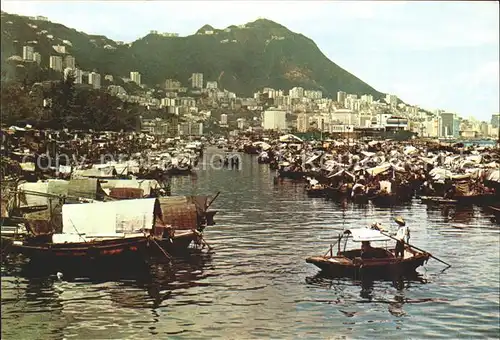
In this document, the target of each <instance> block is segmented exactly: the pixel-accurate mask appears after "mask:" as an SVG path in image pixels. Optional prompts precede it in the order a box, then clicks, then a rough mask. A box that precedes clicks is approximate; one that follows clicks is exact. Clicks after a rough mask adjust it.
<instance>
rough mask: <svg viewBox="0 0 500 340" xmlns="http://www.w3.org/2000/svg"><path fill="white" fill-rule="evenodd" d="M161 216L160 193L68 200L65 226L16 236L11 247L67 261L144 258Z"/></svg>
mask: <svg viewBox="0 0 500 340" xmlns="http://www.w3.org/2000/svg"><path fill="white" fill-rule="evenodd" d="M160 219H161V211H160V205H159V201H158V200H157V199H156V198H148V199H131V200H122V201H114V202H96V203H86V204H64V205H63V206H62V231H60V232H48V233H37V232H36V231H35V230H32V229H31V225H30V224H29V223H26V228H27V229H28V231H30V232H29V234H28V236H27V237H26V238H24V239H22V240H13V241H12V244H11V252H13V253H21V254H23V255H25V256H26V257H28V258H29V259H30V260H32V261H37V262H38V261H42V263H57V264H59V265H62V266H65V267H66V266H69V267H71V266H79V265H83V266H85V265H89V264H90V265H93V264H98V265H102V264H110V265H111V264H114V263H118V262H124V261H130V262H131V263H132V262H135V263H140V262H143V261H144V259H145V255H146V251H147V249H148V248H149V246H150V243H151V242H152V241H151V240H152V234H151V231H152V230H153V228H154V225H155V223H156V222H157V221H158V220H160Z"/></svg>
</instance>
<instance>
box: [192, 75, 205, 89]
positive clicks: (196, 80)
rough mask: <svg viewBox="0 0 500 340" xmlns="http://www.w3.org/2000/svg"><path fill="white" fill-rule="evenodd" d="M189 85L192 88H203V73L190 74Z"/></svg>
mask: <svg viewBox="0 0 500 340" xmlns="http://www.w3.org/2000/svg"><path fill="white" fill-rule="evenodd" d="M191 87H192V88H194V89H202V88H203V73H193V74H192V76H191Z"/></svg>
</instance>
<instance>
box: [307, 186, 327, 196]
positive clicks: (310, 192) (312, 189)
mask: <svg viewBox="0 0 500 340" xmlns="http://www.w3.org/2000/svg"><path fill="white" fill-rule="evenodd" d="M306 193H307V196H308V197H325V196H326V187H325V186H324V185H322V184H315V185H311V186H307V187H306Z"/></svg>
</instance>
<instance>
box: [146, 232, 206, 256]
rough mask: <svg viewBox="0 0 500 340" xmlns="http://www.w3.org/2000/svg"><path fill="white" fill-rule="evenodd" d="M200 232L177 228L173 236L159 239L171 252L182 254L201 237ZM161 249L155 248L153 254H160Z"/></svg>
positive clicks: (165, 248) (159, 242)
mask: <svg viewBox="0 0 500 340" xmlns="http://www.w3.org/2000/svg"><path fill="white" fill-rule="evenodd" d="M198 235H199V234H198V233H197V232H196V231H193V230H176V231H175V233H174V236H173V237H172V238H165V239H162V240H159V241H157V242H158V244H159V245H160V246H161V247H162V248H163V249H164V250H165V251H166V252H167V253H169V254H173V255H182V254H184V253H186V252H187V250H188V249H189V248H190V246H191V245H193V244H195V243H196V242H197V241H198V239H199V236H198ZM160 253H161V251H160V252H159V249H154V252H153V254H154V255H155V256H160Z"/></svg>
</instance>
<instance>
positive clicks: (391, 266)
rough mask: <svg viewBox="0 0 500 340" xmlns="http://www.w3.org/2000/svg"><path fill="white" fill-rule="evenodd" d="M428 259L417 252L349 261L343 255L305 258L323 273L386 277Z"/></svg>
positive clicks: (411, 270)
mask: <svg viewBox="0 0 500 340" xmlns="http://www.w3.org/2000/svg"><path fill="white" fill-rule="evenodd" d="M428 259H429V254H426V253H419V254H418V255H415V256H412V257H411V258H405V259H398V258H387V259H366V260H361V259H359V261H356V260H355V261H351V260H349V259H347V258H345V257H337V256H334V257H329V256H326V257H324V256H316V257H310V258H307V259H306V262H307V263H311V264H314V265H315V266H316V267H318V268H320V269H321V270H322V271H323V272H324V273H325V274H328V275H329V276H334V277H377V278H378V277H388V276H392V275H395V274H397V275H401V274H411V273H414V272H415V270H416V269H417V268H418V267H420V266H422V265H423V264H424V263H425V262H426V261H427V260H428Z"/></svg>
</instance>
